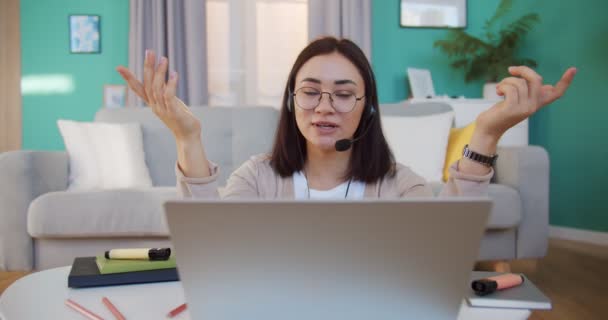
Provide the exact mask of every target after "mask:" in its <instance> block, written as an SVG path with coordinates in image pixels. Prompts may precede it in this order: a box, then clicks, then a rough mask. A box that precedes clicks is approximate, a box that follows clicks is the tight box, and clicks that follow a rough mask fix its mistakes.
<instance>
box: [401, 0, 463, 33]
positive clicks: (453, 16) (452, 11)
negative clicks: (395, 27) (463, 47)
mask: <svg viewBox="0 0 608 320" xmlns="http://www.w3.org/2000/svg"><path fill="white" fill-rule="evenodd" d="M399 17H400V19H399V21H400V25H401V27H402V28H466V26H467V0H400V8H399Z"/></svg>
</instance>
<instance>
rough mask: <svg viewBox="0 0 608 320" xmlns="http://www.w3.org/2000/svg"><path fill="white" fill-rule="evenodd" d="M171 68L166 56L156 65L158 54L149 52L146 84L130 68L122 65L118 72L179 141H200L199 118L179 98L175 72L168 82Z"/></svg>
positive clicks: (146, 62) (145, 74)
mask: <svg viewBox="0 0 608 320" xmlns="http://www.w3.org/2000/svg"><path fill="white" fill-rule="evenodd" d="M168 65H169V62H168V60H167V58H165V57H162V58H161V59H160V62H159V64H158V65H156V56H155V54H154V51H151V50H148V51H146V57H145V61H144V81H143V84H142V83H141V82H140V81H139V80H138V79H137V78H135V76H134V75H133V73H132V72H131V71H129V69H127V68H125V67H123V66H118V67H117V68H116V70H117V71H118V73H120V75H121V76H122V77H123V78H124V79H125V81H127V83H128V85H129V88H131V90H133V92H135V93H136V94H137V96H139V97H140V98H141V99H142V100H143V101H144V102H145V103H146V104H147V105H148V106H150V107H151V108H152V111H153V112H154V114H156V116H158V117H159V118H160V120H161V121H162V122H163V123H164V124H165V125H166V126H167V127H168V128H169V129H170V130H171V132H173V135H174V136H175V139H176V140H177V141H192V140H197V139H200V134H201V123H200V121H199V119H198V118H197V117H196V116H194V114H192V112H191V111H190V110H189V109H188V107H187V106H186V105H185V104H184V102H182V101H181V100H180V99H179V98H177V97H176V96H175V93H176V91H177V73H176V72H175V71H173V72H171V75H170V76H169V80H168V81H166V82H165V79H166V75H167V68H168Z"/></svg>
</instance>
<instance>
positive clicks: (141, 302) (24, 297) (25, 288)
mask: <svg viewBox="0 0 608 320" xmlns="http://www.w3.org/2000/svg"><path fill="white" fill-rule="evenodd" d="M70 268H71V267H70V266H67V267H60V268H54V269H49V270H45V271H40V272H36V273H32V274H30V275H28V276H26V277H23V278H21V279H19V280H17V281H15V282H14V283H13V284H12V285H11V286H10V287H9V288H7V289H6V291H4V293H3V294H2V296H0V319H1V320H13V319H19V320H27V319H51V318H52V319H65V320H70V319H74V320H78V319H84V317H83V316H82V315H80V314H79V313H77V312H76V311H74V310H72V309H70V308H68V307H67V306H66V305H65V304H64V303H65V300H66V299H72V300H74V301H76V302H77V303H79V304H80V305H82V306H83V307H85V308H87V309H89V310H91V311H92V312H94V313H96V314H97V315H99V316H100V317H102V318H104V319H114V317H113V316H112V314H111V313H110V311H109V310H108V309H107V308H106V307H105V306H104V305H103V303H102V302H101V299H102V298H103V297H107V298H108V299H109V300H110V301H111V302H112V303H113V304H114V305H115V306H116V307H117V308H118V310H120V311H121V312H122V313H123V314H124V316H125V317H126V318H127V319H167V314H168V313H169V311H171V310H172V309H173V308H175V307H177V306H179V305H180V304H182V303H184V302H185V301H186V300H185V298H184V291H183V288H182V285H181V282H179V281H173V282H162V283H147V284H135V285H124V286H108V287H96V288H81V289H72V288H68V286H67V279H68V274H69V273H70ZM497 315H498V316H499V318H500V319H527V318H528V316H529V315H530V311H529V310H522V309H488V308H471V307H468V306H467V304H466V302H463V304H462V307H461V309H460V314H459V316H458V319H459V320H460V319H463V320H464V319H467V320H469V319H489V318H496V316H497ZM173 319H190V315H189V313H188V310H186V311H184V312H183V313H181V314H180V315H178V316H177V317H175V318H173Z"/></svg>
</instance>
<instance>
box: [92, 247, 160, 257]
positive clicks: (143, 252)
mask: <svg viewBox="0 0 608 320" xmlns="http://www.w3.org/2000/svg"><path fill="white" fill-rule="evenodd" d="M104 256H105V257H106V259H125V260H167V259H169V257H170V256H171V248H137V249H112V250H109V251H106V252H105V254H104Z"/></svg>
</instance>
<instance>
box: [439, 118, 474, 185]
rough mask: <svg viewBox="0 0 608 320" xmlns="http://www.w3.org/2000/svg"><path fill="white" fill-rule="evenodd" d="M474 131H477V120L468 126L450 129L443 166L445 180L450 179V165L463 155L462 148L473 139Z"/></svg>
mask: <svg viewBox="0 0 608 320" xmlns="http://www.w3.org/2000/svg"><path fill="white" fill-rule="evenodd" d="M473 131H475V121H473V122H471V123H470V124H469V125H467V126H466V127H462V128H452V129H450V137H449V139H448V150H447V151H446V153H445V164H444V166H443V181H448V178H449V176H450V172H449V168H450V165H452V164H453V163H454V162H455V161H457V160H458V159H460V158H461V157H462V149H464V146H465V145H466V144H468V143H469V142H470V141H471V137H473Z"/></svg>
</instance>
